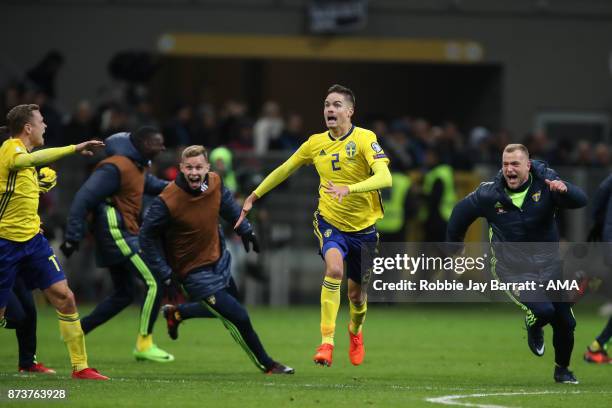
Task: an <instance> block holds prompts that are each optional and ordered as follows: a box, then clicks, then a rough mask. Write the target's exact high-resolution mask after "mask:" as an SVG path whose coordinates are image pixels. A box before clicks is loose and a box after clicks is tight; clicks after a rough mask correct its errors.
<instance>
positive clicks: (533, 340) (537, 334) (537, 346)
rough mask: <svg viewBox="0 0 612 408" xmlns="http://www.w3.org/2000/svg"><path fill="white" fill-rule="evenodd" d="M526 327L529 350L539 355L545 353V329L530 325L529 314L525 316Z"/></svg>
mask: <svg viewBox="0 0 612 408" xmlns="http://www.w3.org/2000/svg"><path fill="white" fill-rule="evenodd" d="M525 328H526V329H527V344H528V345H529V350H531V352H532V353H533V354H535V355H536V356H538V357H542V356H543V355H544V329H543V328H541V327H532V326H529V323H528V322H527V316H525Z"/></svg>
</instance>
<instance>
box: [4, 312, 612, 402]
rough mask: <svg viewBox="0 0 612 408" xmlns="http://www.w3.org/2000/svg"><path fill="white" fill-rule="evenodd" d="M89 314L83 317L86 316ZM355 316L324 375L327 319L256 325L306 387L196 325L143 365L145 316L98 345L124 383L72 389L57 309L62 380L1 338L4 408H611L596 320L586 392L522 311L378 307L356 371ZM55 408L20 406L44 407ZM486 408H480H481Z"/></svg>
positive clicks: (53, 333)
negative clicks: (539, 343)
mask: <svg viewBox="0 0 612 408" xmlns="http://www.w3.org/2000/svg"><path fill="white" fill-rule="evenodd" d="M87 309H88V308H85V307H83V308H82V312H85V311H86V310H87ZM347 309H348V308H347V307H346V305H343V307H342V308H341V310H340V315H339V319H338V328H339V330H338V333H337V335H336V352H335V356H334V364H333V367H331V368H321V367H315V366H314V365H313V363H312V362H311V357H312V355H313V353H314V350H315V347H316V346H317V345H318V341H319V334H318V325H319V315H318V308H315V307H297V308H289V309H266V308H259V309H253V310H252V311H251V317H252V320H253V323H254V326H255V328H256V330H257V331H258V333H259V335H260V338H261V339H262V341H263V343H264V345H265V346H266V348H267V350H268V352H269V353H270V354H271V355H272V357H274V358H275V359H277V360H280V361H282V362H284V363H286V364H288V365H291V366H292V367H294V368H295V369H296V374H295V375H294V376H267V375H263V374H260V373H259V371H257V370H256V369H255V367H254V366H253V365H252V363H251V362H250V360H249V359H248V358H247V356H246V354H245V353H244V352H243V351H242V349H241V348H240V347H239V346H238V345H237V344H235V343H234V341H233V340H232V338H231V337H230V335H229V333H228V332H226V331H225V329H224V328H223V326H222V325H221V323H220V322H219V321H216V320H212V319H200V320H191V321H188V322H187V323H186V324H184V325H182V326H181V329H180V337H179V339H178V340H177V341H171V340H170V339H169V338H168V337H167V336H166V333H165V326H164V321H163V319H160V320H158V323H157V326H156V336H155V340H156V343H157V344H158V345H159V346H160V347H162V348H164V349H166V350H168V351H170V352H172V353H173V354H174V355H175V357H176V361H175V362H173V363H167V364H156V363H138V362H136V361H134V359H133V358H132V355H131V351H132V348H133V346H134V341H135V336H136V330H137V327H138V321H137V310H136V309H135V308H132V309H129V310H127V311H125V312H123V313H122V314H121V315H119V316H118V317H116V318H115V319H113V320H112V321H111V322H109V323H107V324H106V325H104V326H101V327H100V328H98V329H96V330H95V331H94V332H92V333H91V334H90V335H89V336H88V337H87V349H88V354H89V360H90V365H91V366H93V367H96V368H98V369H100V371H101V372H102V373H104V374H106V375H109V376H110V377H112V381H108V382H101V381H100V382H98V381H75V380H71V379H70V378H69V375H70V371H69V364H68V356H67V352H66V350H65V348H64V346H63V344H62V342H61V340H60V339H59V331H58V329H57V320H56V318H55V316H54V312H53V311H52V310H50V309H49V308H42V310H40V316H39V330H38V335H39V342H38V344H39V347H38V356H39V360H40V361H42V362H44V363H45V364H46V365H48V366H51V367H54V368H56V369H57V371H58V374H57V375H56V376H40V375H39V376H22V375H18V374H16V373H15V371H16V364H17V357H16V355H17V348H16V342H15V340H14V334H13V333H11V332H9V331H6V330H4V331H2V332H0V343H1V344H0V391H1V392H2V395H1V396H0V401H1V402H0V403H1V404H6V402H7V401H6V390H7V389H10V388H20V389H57V388H61V389H66V390H67V392H68V399H67V401H64V402H61V403H59V404H60V405H57V406H64V405H69V406H87V407H108V406H116V407H119V406H121V407H157V406H176V407H179V406H180V407H183V406H197V407H241V408H245V407H305V406H308V407H324V406H328V407H407V406H409V407H436V406H439V407H442V406H444V405H440V404H439V403H432V402H428V401H426V399H427V398H434V397H442V396H448V395H470V394H498V393H535V394H532V395H520V394H518V395H490V396H489V395H488V396H481V397H468V398H461V399H459V400H458V402H461V403H471V404H485V405H487V406H492V405H499V406H512V407H518V406H520V407H555V408H557V407H572V408H575V407H600V406H601V407H604V406H607V407H609V406H610V405H611V402H610V401H612V389H611V388H610V378H612V375H611V374H612V365H610V366H592V365H587V364H586V363H584V362H582V359H581V355H582V352H583V350H584V347H585V346H586V345H587V344H588V343H589V342H590V341H591V340H592V338H593V337H594V336H595V335H596V334H597V333H599V331H600V330H601V328H602V327H603V324H604V319H603V318H601V317H599V316H597V315H596V314H595V313H594V312H593V311H592V310H583V311H581V309H580V308H578V309H577V310H576V317H577V320H578V328H577V332H576V348H575V352H574V356H573V364H572V368H573V370H574V372H575V373H576V375H577V376H578V378H579V380H580V381H581V384H580V385H578V386H570V385H559V384H555V383H554V382H553V380H552V369H553V353H552V345H551V343H550V339H551V332H550V328H547V329H546V340H547V344H546V346H547V352H546V355H545V356H544V357H543V358H536V357H534V356H533V355H531V353H530V352H529V350H528V348H527V345H526V341H525V331H524V329H523V328H522V320H521V313H520V311H519V310H518V309H517V308H515V307H513V306H512V305H495V306H491V305H444V306H442V305H403V306H395V307H388V306H385V305H371V306H370V310H369V312H368V318H367V322H366V329H365V342H366V349H367V356H366V360H365V362H364V364H363V365H362V366H360V367H353V366H351V365H350V363H349V362H348V357H347V348H348V344H347V343H348V341H347V334H346V331H345V329H344V328H345V327H346V325H347V315H348V311H347ZM47 403H48V401H47V402H32V401H29V402H25V401H19V402H15V404H18V405H19V406H43V404H44V405H46V404H47ZM469 406H479V405H469Z"/></svg>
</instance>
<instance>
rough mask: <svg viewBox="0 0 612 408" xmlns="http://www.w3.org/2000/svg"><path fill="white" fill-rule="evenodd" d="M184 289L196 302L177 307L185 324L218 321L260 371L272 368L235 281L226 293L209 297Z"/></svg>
mask: <svg viewBox="0 0 612 408" xmlns="http://www.w3.org/2000/svg"><path fill="white" fill-rule="evenodd" d="M183 288H184V289H185V291H186V292H187V293H188V295H189V297H190V298H191V299H192V300H196V302H191V303H184V304H182V305H179V306H178V310H179V313H180V314H181V318H182V319H183V320H185V319H190V318H194V317H203V318H211V317H216V318H218V319H219V320H221V322H222V323H223V325H224V326H225V328H226V329H227V330H228V331H229V332H230V334H231V336H232V337H233V338H234V340H235V341H236V343H238V344H239V345H240V346H241V347H242V349H243V350H244V351H245V352H246V354H247V356H249V358H250V359H251V361H252V362H253V364H255V366H256V367H257V368H259V369H260V370H262V371H266V370H267V369H269V368H271V367H272V365H273V364H274V360H272V358H270V356H269V355H268V353H266V350H265V349H264V346H263V344H261V341H260V340H259V336H257V333H256V332H255V329H254V328H253V325H252V324H251V319H250V318H249V313H248V312H247V310H246V309H245V307H244V306H243V305H242V304H241V303H240V302H239V301H238V288H237V287H236V283H235V282H234V279H233V278H232V279H230V281H229V285H228V286H227V287H226V288H225V289H222V290H219V291H217V292H215V293H214V294H213V295H209V296H203V295H202V294H201V293H198V291H197V289H196V288H195V287H193V288H190V287H189V286H183Z"/></svg>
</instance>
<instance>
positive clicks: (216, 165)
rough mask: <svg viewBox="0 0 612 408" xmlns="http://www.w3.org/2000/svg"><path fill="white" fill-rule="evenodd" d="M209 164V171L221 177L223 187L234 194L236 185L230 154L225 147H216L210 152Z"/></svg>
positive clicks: (236, 188) (236, 189)
mask: <svg viewBox="0 0 612 408" xmlns="http://www.w3.org/2000/svg"><path fill="white" fill-rule="evenodd" d="M209 162H210V168H211V170H212V171H214V172H215V173H217V174H218V175H219V176H221V180H223V185H224V186H225V187H226V188H227V189H228V190H229V191H231V192H232V193H234V194H236V192H237V191H238V183H237V182H236V173H234V168H233V165H232V152H231V151H230V150H229V149H228V148H227V147H223V146H221V147H217V148H215V149H213V150H212V151H211V152H210V156H209Z"/></svg>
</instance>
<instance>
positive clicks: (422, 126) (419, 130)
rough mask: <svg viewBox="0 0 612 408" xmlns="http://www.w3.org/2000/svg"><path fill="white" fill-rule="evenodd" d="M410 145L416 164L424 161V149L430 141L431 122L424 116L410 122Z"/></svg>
mask: <svg viewBox="0 0 612 408" xmlns="http://www.w3.org/2000/svg"><path fill="white" fill-rule="evenodd" d="M411 130H412V132H411V133H410V134H411V135H412V138H411V139H412V146H413V151H414V155H415V157H414V158H415V160H416V163H417V165H419V166H420V165H422V164H423V163H424V162H425V150H427V146H428V145H429V143H430V137H431V124H430V123H429V122H428V121H427V120H426V119H424V118H416V119H415V120H414V122H413V123H412V127H411Z"/></svg>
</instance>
